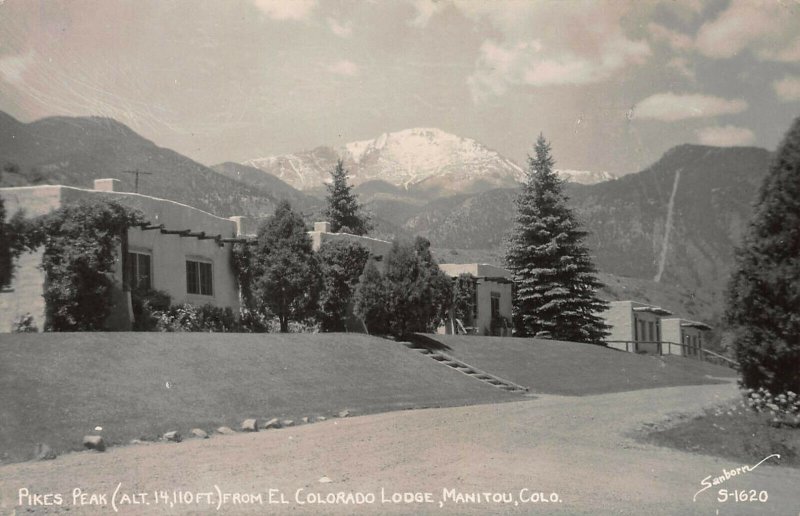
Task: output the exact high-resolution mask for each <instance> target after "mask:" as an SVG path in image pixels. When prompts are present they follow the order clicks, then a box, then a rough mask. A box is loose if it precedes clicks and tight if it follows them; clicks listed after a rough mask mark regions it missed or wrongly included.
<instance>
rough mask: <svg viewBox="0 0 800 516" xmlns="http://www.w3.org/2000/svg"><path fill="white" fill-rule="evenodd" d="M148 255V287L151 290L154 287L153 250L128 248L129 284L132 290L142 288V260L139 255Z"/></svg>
mask: <svg viewBox="0 0 800 516" xmlns="http://www.w3.org/2000/svg"><path fill="white" fill-rule="evenodd" d="M142 256H146V257H147V265H148V271H147V283H148V284H147V285H146V287H145V288H146V289H147V290H150V289H152V288H153V252H152V251H150V250H147V249H129V250H128V261H127V267H128V271H127V274H128V278H127V280H128V286H129V287H130V289H131V290H137V289H139V288H140V285H139V279H140V278H141V274H140V270H141V269H140V262H139V257H142Z"/></svg>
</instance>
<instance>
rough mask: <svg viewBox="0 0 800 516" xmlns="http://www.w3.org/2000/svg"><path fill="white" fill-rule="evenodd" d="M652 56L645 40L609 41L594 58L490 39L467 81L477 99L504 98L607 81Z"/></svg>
mask: <svg viewBox="0 0 800 516" xmlns="http://www.w3.org/2000/svg"><path fill="white" fill-rule="evenodd" d="M649 55H650V47H649V46H648V45H647V43H645V42H643V41H631V40H629V39H626V38H624V37H622V36H621V35H619V36H618V37H616V38H612V39H609V40H608V41H606V42H605V43H604V45H603V48H602V49H600V50H599V53H598V54H597V55H595V56H588V55H582V54H580V53H578V52H574V51H570V50H560V51H559V50H552V51H549V52H548V50H547V49H546V48H545V47H544V45H543V44H542V42H541V41H539V40H531V41H528V42H521V43H515V44H513V45H506V44H502V43H497V42H495V41H492V40H487V41H485V42H484V43H483V45H481V48H480V55H479V57H478V62H477V65H476V70H475V71H474V72H473V74H472V75H471V76H470V77H469V78H468V83H469V85H470V87H471V88H472V90H473V96H474V97H475V98H476V100H478V99H480V98H482V97H485V96H486V94H487V93H491V94H494V95H502V94H503V93H505V92H506V91H507V90H508V88H509V87H510V86H514V85H528V86H537V87H541V86H555V85H569V84H571V85H581V84H590V83H596V82H601V81H605V80H607V79H610V78H611V77H613V76H614V75H615V74H617V73H619V72H621V71H622V70H623V69H625V68H626V67H627V66H629V65H631V64H641V63H643V62H644V61H646V59H647V57H648V56H649Z"/></svg>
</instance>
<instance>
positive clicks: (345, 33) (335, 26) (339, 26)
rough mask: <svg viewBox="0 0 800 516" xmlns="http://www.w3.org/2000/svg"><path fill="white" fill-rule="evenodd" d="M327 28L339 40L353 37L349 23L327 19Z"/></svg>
mask: <svg viewBox="0 0 800 516" xmlns="http://www.w3.org/2000/svg"><path fill="white" fill-rule="evenodd" d="M327 22H328V28H329V29H331V32H333V33H334V34H336V35H337V36H339V37H340V38H349V37H350V36H352V35H353V26H352V25H351V24H350V23H340V22H338V21H337V20H335V19H333V18H328V20H327Z"/></svg>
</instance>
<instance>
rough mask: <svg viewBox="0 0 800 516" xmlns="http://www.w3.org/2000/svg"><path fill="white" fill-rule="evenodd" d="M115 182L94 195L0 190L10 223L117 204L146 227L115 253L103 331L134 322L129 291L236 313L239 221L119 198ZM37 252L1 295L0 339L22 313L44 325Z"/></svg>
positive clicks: (147, 199)
mask: <svg viewBox="0 0 800 516" xmlns="http://www.w3.org/2000/svg"><path fill="white" fill-rule="evenodd" d="M119 184H120V182H119V181H118V180H116V179H98V180H96V181H95V183H94V189H93V190H92V189H84V188H76V187H71V186H61V185H41V186H24V187H15V188H0V196H2V198H3V200H4V202H5V206H6V212H7V214H8V216H9V217H10V216H11V215H13V214H14V213H15V212H16V211H17V210H20V209H22V210H24V212H25V215H26V216H28V217H35V216H39V215H44V214H46V213H48V212H51V211H53V210H55V209H57V208H59V207H61V206H64V205H66V204H71V203H75V202H79V201H84V200H107V201H116V202H118V203H120V204H122V205H125V206H128V207H131V208H136V209H138V210H139V211H141V212H142V213H143V214H144V216H145V219H146V220H147V224H146V225H144V226H142V227H132V228H129V229H128V234H127V236H128V238H127V242H123V244H122V245H121V247H124V248H126V249H125V252H122V249H120V250H119V251H120V252H118V253H117V256H118V257H119V258H118V261H117V264H116V268H115V270H114V280H115V284H116V286H117V289H115V291H114V295H113V299H114V309H113V312H112V315H111V316H110V318H109V320H108V321H107V326H108V328H109V329H116V330H129V329H130V328H131V323H132V320H133V312H132V309H131V298H130V289H131V288H135V287H149V288H152V289H157V290H162V291H165V292H167V293H168V294H169V295H170V296H172V302H173V303H176V304H178V303H191V304H196V305H204V304H207V303H208V304H211V305H214V306H219V307H230V308H231V309H232V310H234V312H238V310H239V289H238V286H237V282H236V277H235V274H234V269H233V266H232V252H231V249H232V243H233V242H235V241H237V237H239V236H241V229H242V219H241V217H232V218H231V219H224V218H221V217H217V216H214V215H212V214H210V213H207V212H204V211H202V210H199V209H197V208H193V207H191V206H187V205H185V204H181V203H179V202H175V201H170V200H166V199H159V198H156V197H151V196H147V195H142V194H138V193H131V192H121V191H119ZM42 254H43V250H42V249H39V250H37V251H35V252H33V253H26V254H23V255H22V256H20V258H19V260H18V261H17V263H16V264H15V270H14V279H13V282H12V284H11V285H10V286H9V287H8V288H6V289H4V290H3V291H2V292H0V332H9V331H11V326H12V321H13V320H14V319H15V318H16V317H18V316H20V315H24V314H26V313H30V314H32V315H33V317H34V323H35V324H36V326H37V327H38V328H39V330H42V329H43V328H44V326H45V324H44V323H45V303H44V297H43V292H44V286H45V281H46V278H45V275H44V272H43V271H42V270H41V269H40V267H39V266H40V264H41V260H42Z"/></svg>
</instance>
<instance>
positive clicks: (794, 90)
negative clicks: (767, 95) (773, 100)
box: [772, 75, 800, 102]
mask: <svg viewBox="0 0 800 516" xmlns="http://www.w3.org/2000/svg"><path fill="white" fill-rule="evenodd" d="M772 88H773V89H774V90H775V94H776V95H778V98H779V99H781V100H782V101H784V102H795V101H800V76H797V75H787V76H786V77H784V78H783V79H781V80H779V81H775V82H773V83H772Z"/></svg>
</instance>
